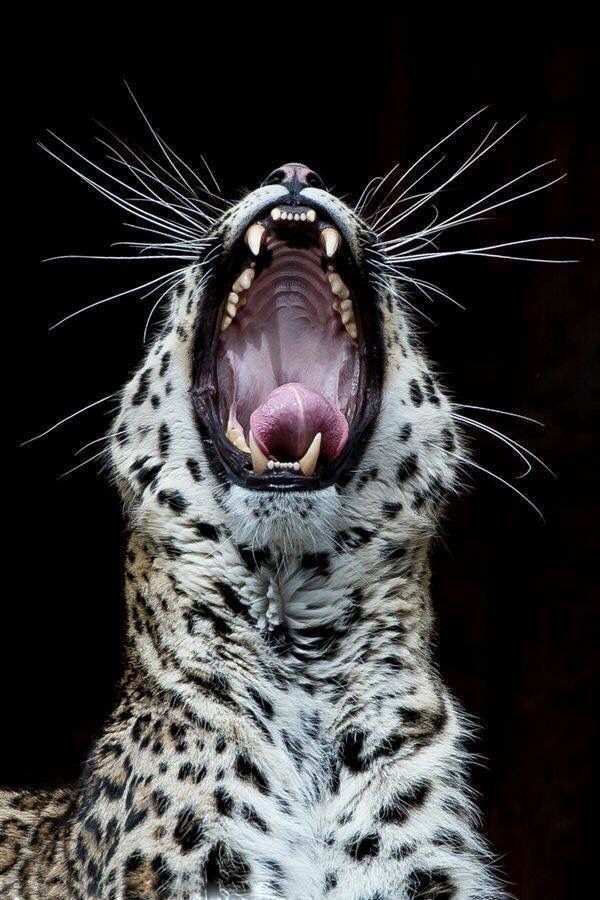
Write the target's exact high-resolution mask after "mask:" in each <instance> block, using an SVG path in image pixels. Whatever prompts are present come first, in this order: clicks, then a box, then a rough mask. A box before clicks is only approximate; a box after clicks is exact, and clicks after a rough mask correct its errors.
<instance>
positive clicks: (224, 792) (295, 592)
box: [0, 186, 504, 900]
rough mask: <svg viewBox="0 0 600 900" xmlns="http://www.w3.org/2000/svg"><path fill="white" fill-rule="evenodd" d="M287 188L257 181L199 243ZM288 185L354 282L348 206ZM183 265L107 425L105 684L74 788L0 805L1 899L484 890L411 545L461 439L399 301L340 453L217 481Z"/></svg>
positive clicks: (359, 895)
mask: <svg viewBox="0 0 600 900" xmlns="http://www.w3.org/2000/svg"><path fill="white" fill-rule="evenodd" d="M284 190H285V189H284V188H283V187H281V186H269V187H263V188H259V189H258V190H257V191H254V192H252V193H250V194H249V195H248V196H247V197H245V198H244V199H243V200H242V201H241V202H240V203H239V204H238V205H237V206H235V207H233V208H232V209H231V210H230V211H228V212H227V214H226V215H225V216H224V217H223V219H222V221H221V222H219V223H218V225H217V227H216V230H215V241H216V244H217V245H221V246H223V247H224V248H225V250H227V248H228V247H229V245H230V242H231V236H232V235H233V234H235V233H237V232H238V231H239V229H240V227H241V226H242V225H243V224H244V223H249V222H250V221H251V220H252V216H253V213H254V211H255V210H256V209H258V208H260V207H262V206H264V204H265V202H266V200H267V199H269V200H272V201H273V202H277V200H278V199H280V198H281V197H282V196H283V195H282V191H284ZM304 194H305V196H306V198H307V200H309V201H310V200H311V199H312V200H313V201H314V202H316V201H317V200H318V201H319V202H320V203H321V204H322V205H325V206H326V207H327V208H328V209H329V210H330V211H331V215H332V217H333V218H334V220H335V221H336V223H337V224H338V225H339V227H340V228H341V229H343V231H344V235H345V237H346V239H347V240H348V241H349V242H350V244H351V246H352V247H353V248H354V251H355V253H356V254H357V256H358V257H359V259H363V262H364V265H365V267H366V271H367V273H369V272H370V271H371V270H370V269H369V266H370V265H371V264H370V263H369V262H368V260H364V254H363V250H364V246H365V242H367V241H368V240H369V234H368V232H367V229H366V227H365V226H364V225H363V224H362V222H361V221H360V220H359V219H358V218H357V217H356V216H355V215H354V214H353V213H352V212H351V211H350V210H349V209H348V208H347V207H346V206H345V205H344V204H343V203H341V201H339V200H338V199H336V198H335V197H333V196H332V195H330V194H327V193H326V192H324V191H322V190H320V189H318V188H309V189H307V190H306V191H305V192H304ZM202 274H203V273H202V267H201V266H199V267H195V268H193V269H190V271H189V273H188V275H187V277H186V279H185V283H184V284H183V286H182V287H180V288H178V289H177V290H176V291H175V292H174V294H173V296H172V298H171V306H170V312H169V315H168V317H167V320H166V321H165V324H164V326H163V327H162V329H161V331H160V333H159V334H158V336H157V337H156V339H155V341H154V343H153V345H152V346H151V348H150V350H149V352H148V353H147V355H146V358H145V359H144V361H143V363H142V365H141V367H140V368H139V370H138V371H137V372H136V374H135V375H134V376H133V378H132V379H131V380H130V382H129V383H128V384H127V386H126V387H125V388H124V390H123V392H122V395H121V400H120V411H119V413H118V415H117V417H116V420H115V422H114V426H113V432H112V433H113V439H112V471H113V475H114V480H115V482H116V484H117V485H118V488H119V491H120V493H121V496H122V497H123V499H124V502H125V506H126V514H127V521H128V526H129V534H130V536H129V546H128V550H127V556H126V565H125V578H124V584H125V601H126V606H127V633H126V639H125V660H126V663H125V671H124V675H123V678H122V681H121V684H120V689H119V697H120V699H119V702H118V705H117V707H116V709H115V711H114V712H113V714H112V715H111V716H110V718H109V720H108V721H107V723H106V725H105V727H104V730H103V733H102V735H101V736H100V738H99V739H98V740H97V742H96V743H95V745H94V746H93V748H92V750H91V752H90V754H89V756H88V759H87V762H86V764H85V767H84V770H83V773H82V775H81V778H80V780H79V781H78V783H77V784H76V785H74V786H73V787H72V788H71V789H69V790H64V791H59V792H57V793H52V794H47V793H42V794H34V793H28V792H20V793H16V794H15V793H12V794H11V793H7V794H4V795H2V798H1V801H0V810H1V820H2V837H1V839H0V893H1V894H2V896H3V897H7V898H11V900H24V898H28V900H30V898H31V900H33V898H36V900H64V898H69V900H83V898H86V900H87V898H105V900H152V898H173V900H175V898H176V900H184V898H190V900H191V898H201V897H206V896H228V897H240V896H248V897H255V898H279V897H283V898H288V900H450V898H453V900H498V898H501V897H502V896H504V895H503V893H502V891H501V889H500V888H499V886H498V883H497V881H496V879H495V877H494V875H493V871H492V861H491V857H490V853H489V851H488V849H487V848H486V845H485V843H484V841H483V840H482V838H481V837H480V836H479V834H478V833H477V831H476V829H475V826H474V820H475V810H474V807H473V805H472V801H471V796H470V791H469V788H468V786H467V783H466V781H465V777H466V776H465V765H466V763H467V755H466V752H465V749H464V739H465V734H466V727H465V723H464V720H463V717H462V715H461V712H460V710H459V709H458V708H457V705H456V703H455V701H454V700H453V698H452V697H451V696H450V695H449V693H448V691H447V689H446V688H445V687H444V685H443V683H442V681H441V680H440V676H439V674H438V672H437V669H436V666H435V663H434V660H433V658H432V650H431V631H432V621H433V616H432V608H431V602H430V596H429V581H430V568H429V561H428V560H429V545H430V541H431V538H432V536H433V535H434V534H435V532H436V528H437V524H438V521H439V518H440V515H441V512H442V507H443V504H444V500H445V498H446V497H447V495H448V494H449V493H450V492H452V491H453V490H454V488H455V481H456V471H457V460H458V458H459V457H460V456H461V454H462V453H463V452H464V451H461V450H460V440H461V439H460V435H458V434H457V433H456V431H455V426H454V421H453V418H452V415H451V410H450V406H449V402H448V400H447V398H446V396H445V394H444V392H443V390H442V388H441V387H440V385H439V383H438V380H437V378H436V377H435V374H434V372H433V371H432V370H431V368H430V367H429V365H428V363H427V360H426V359H425V356H424V354H423V351H422V349H421V348H420V346H419V342H418V340H417V338H416V336H415V332H414V329H413V327H412V325H411V322H410V320H409V318H408V316H407V314H406V308H405V304H404V302H403V297H402V295H401V293H400V292H399V290H398V288H397V286H396V285H395V283H394V282H393V281H389V282H385V281H384V280H382V279H379V281H378V283H377V288H376V299H375V301H374V308H373V309H372V310H370V311H369V314H370V315H372V316H373V317H376V318H378V319H379V320H380V323H381V328H382V333H383V336H384V346H383V351H384V359H383V367H384V381H383V393H382V405H381V410H380V412H379V415H378V417H377V420H376V422H375V425H374V427H373V429H372V431H371V432H370V434H369V435H368V438H367V440H366V442H365V447H364V453H363V455H362V457H361V461H360V465H359V466H358V468H357V469H356V470H355V471H353V472H352V473H351V474H350V476H349V477H348V478H347V479H346V480H345V481H344V483H340V484H337V485H335V486H332V487H329V488H326V489H323V490H320V491H315V492H312V493H294V494H285V495H284V494H274V493H262V492H255V491H249V490H247V489H246V488H243V487H241V486H239V485H237V484H232V483H230V482H229V481H228V480H227V479H226V478H225V476H224V475H223V474H222V473H220V471H219V470H218V468H216V467H215V465H214V464H213V463H212V462H211V449H210V446H209V442H208V439H203V438H202V437H201V435H200V432H199V429H198V426H197V422H196V419H195V413H194V407H193V403H192V398H191V386H192V378H193V365H194V344H195V336H196V334H197V332H198V329H201V328H202V327H203V303H204V299H205V288H204V286H203V284H204V282H203V280H202ZM363 314H365V312H364V310H363Z"/></svg>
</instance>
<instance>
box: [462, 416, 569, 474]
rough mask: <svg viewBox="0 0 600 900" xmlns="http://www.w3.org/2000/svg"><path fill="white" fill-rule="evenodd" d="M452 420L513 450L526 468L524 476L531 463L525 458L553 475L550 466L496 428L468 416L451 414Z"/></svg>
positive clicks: (529, 469) (528, 470)
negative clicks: (494, 438)
mask: <svg viewBox="0 0 600 900" xmlns="http://www.w3.org/2000/svg"><path fill="white" fill-rule="evenodd" d="M453 418H455V419H457V420H458V421H459V422H464V424H466V425H472V426H473V427H474V428H479V429H480V430H481V431H485V432H486V433H487V434H490V435H492V436H493V437H496V438H498V440H499V441H502V443H504V444H506V445H507V446H508V447H510V448H511V449H512V450H514V452H515V453H516V454H517V455H518V456H520V457H521V459H522V460H523V461H524V462H525V464H526V466H527V472H525V473H524V474H525V475H528V474H529V472H530V471H531V463H530V462H529V460H528V459H527V457H530V458H531V459H533V460H535V462H536V463H538V464H539V465H540V466H542V468H544V469H546V471H547V472H549V473H550V475H554V472H553V471H552V469H551V468H550V466H547V465H546V463H545V462H544V461H543V460H541V459H540V458H539V456H536V455H535V453H532V452H531V450H529V449H528V448H527V447H524V446H523V444H519V442H518V441H515V440H514V438H511V437H509V436H508V435H506V434H504V433H503V432H502V431H499V430H498V429H496V428H492V426H491V425H486V424H485V423H483V422H478V421H477V420H476V419H471V418H469V416H462V415H459V414H457V413H453ZM521 451H522V452H521ZM519 477H520V478H523V477H524V475H520V476H519Z"/></svg>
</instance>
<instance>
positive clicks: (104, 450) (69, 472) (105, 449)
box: [58, 447, 110, 481]
mask: <svg viewBox="0 0 600 900" xmlns="http://www.w3.org/2000/svg"><path fill="white" fill-rule="evenodd" d="M106 453H110V447H103V448H102V450H100V451H99V453H95V454H94V455H93V456H90V457H89V458H88V459H84V460H83V462H80V463H78V464H77V465H76V466H72V467H71V468H70V469H67V471H66V472H63V473H62V475H59V476H58V481H60V479H61V478H66V477H67V475H72V474H73V472H76V471H77V469H81V468H83V466H87V465H88V463H91V462H94V460H95V459H98V457H100V456H104V454H106Z"/></svg>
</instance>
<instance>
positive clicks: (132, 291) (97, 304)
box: [50, 266, 187, 331]
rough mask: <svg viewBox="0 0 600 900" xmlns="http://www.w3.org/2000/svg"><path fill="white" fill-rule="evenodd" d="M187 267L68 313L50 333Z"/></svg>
mask: <svg viewBox="0 0 600 900" xmlns="http://www.w3.org/2000/svg"><path fill="white" fill-rule="evenodd" d="M186 269H187V266H184V267H182V268H181V269H178V270H177V272H167V273H166V274H164V275H159V276H158V278H153V279H151V281H147V282H146V283H145V284H142V285H136V286H135V287H132V288H128V289H127V290H126V291H120V292H119V293H118V294H111V296H110V297H103V299H102V300H96V301H95V302H94V303H89V304H88V305H87V306H83V307H82V308H81V309H77V310H75V312H72V313H69V315H68V316H64V318H62V319H60V320H59V321H58V322H55V323H54V324H53V325H51V326H50V331H53V330H54V329H55V328H58V327H59V326H60V325H63V324H64V323H65V322H68V321H69V319H73V318H75V316H79V315H81V313H84V312H87V310H88V309H94V307H96V306H102V305H103V304H104V303H109V302H110V301H111V300H117V299H118V298H119V297H125V296H126V295H127V294H134V293H136V291H143V290H144V288H146V287H148V286H149V285H151V284H156V285H158V284H160V283H161V282H163V281H165V280H166V279H167V278H173V276H174V275H180V274H182V273H183V272H185V271H186Z"/></svg>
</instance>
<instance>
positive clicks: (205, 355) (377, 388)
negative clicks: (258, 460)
mask: <svg viewBox="0 0 600 900" xmlns="http://www.w3.org/2000/svg"><path fill="white" fill-rule="evenodd" d="M309 206H310V208H312V209H314V210H315V212H316V214H317V216H318V221H319V222H320V223H321V224H322V225H328V224H332V225H334V226H335V227H336V228H339V229H340V231H341V234H342V237H343V242H342V247H341V248H340V258H339V264H340V266H341V267H342V271H343V272H344V273H345V277H347V278H348V279H349V280H350V281H351V283H352V285H353V297H354V298H355V300H354V302H355V303H356V306H357V309H358V316H357V323H356V324H357V328H358V339H357V342H358V354H359V358H360V395H361V399H360V401H359V403H358V405H357V408H356V410H355V413H354V415H353V418H352V422H351V423H350V428H349V433H348V440H347V441H346V443H345V445H344V447H343V449H342V451H341V453H340V454H339V456H337V457H336V458H335V459H333V460H330V461H326V460H320V461H319V465H318V468H317V470H316V471H315V473H314V474H312V475H305V474H296V473H295V472H293V471H281V470H280V471H274V470H269V469H267V470H266V471H265V473H264V474H261V475H257V474H255V473H254V472H253V471H252V469H251V468H248V467H247V460H248V457H247V456H246V455H245V454H243V453H242V452H241V451H239V450H237V449H236V448H235V447H234V446H233V445H232V444H231V442H230V441H229V440H228V439H227V437H226V434H225V429H224V427H223V422H222V419H221V414H220V411H219V396H218V394H219V385H218V379H217V341H218V339H219V334H220V327H219V326H220V321H221V314H222V309H223V298H224V297H226V296H227V292H228V291H229V290H230V286H231V284H232V280H233V278H234V277H235V275H236V274H237V273H238V272H239V271H241V268H242V267H243V266H244V263H245V264H246V265H247V259H248V255H247V254H248V248H247V247H246V246H245V244H244V241H243V235H244V234H245V231H246V229H247V227H248V224H249V223H248V220H247V218H245V220H244V222H243V223H241V225H240V226H239V227H238V228H237V229H236V232H235V233H234V234H233V235H232V236H230V240H228V241H227V247H226V246H225V245H224V244H221V253H220V254H219V256H218V259H217V261H216V263H215V264H214V268H213V274H212V276H211V277H210V279H209V280H208V282H207V285H206V289H205V293H204V297H203V300H202V302H201V304H200V308H199V311H198V317H197V326H196V341H195V351H194V364H193V386H192V392H191V393H192V402H193V407H194V411H195V416H196V422H197V427H198V429H199V433H200V436H201V438H202V441H203V445H204V448H205V451H206V454H207V458H208V461H209V464H210V466H211V469H212V470H213V473H214V474H215V476H216V477H217V479H218V480H219V481H220V482H221V483H222V484H224V485H227V484H231V483H233V484H238V485H240V486H242V487H245V488H247V489H250V490H257V491H270V492H290V491H291V492H296V491H315V490H321V489H324V488H326V487H329V486H331V485H333V484H339V485H342V484H344V483H345V482H346V481H347V480H349V478H350V477H351V476H352V474H353V471H354V469H355V467H356V465H357V463H358V462H359V460H360V457H361V456H362V454H363V452H364V449H365V446H366V444H367V442H368V439H369V436H370V433H371V430H372V427H373V425H374V422H375V420H376V417H377V414H378V412H379V408H380V397H381V383H382V352H381V348H382V338H381V321H380V311H379V305H378V302H377V296H376V292H375V291H374V290H373V288H372V286H371V283H370V279H369V275H368V272H367V271H366V270H365V267H364V264H362V263H361V262H360V261H359V260H357V259H356V257H355V256H354V254H353V253H352V251H351V249H350V242H349V241H348V240H347V237H346V235H347V234H348V233H349V230H348V225H347V223H342V222H340V216H339V215H336V216H335V217H334V216H332V215H331V211H330V210H328V209H327V208H325V206H324V205H323V204H321V203H320V202H318V201H315V200H314V199H311V200H310V201H309ZM274 207H278V208H279V209H280V210H282V211H284V210H287V211H288V212H290V211H291V212H292V213H293V212H297V211H298V210H299V209H306V205H305V204H304V203H302V202H301V201H300V202H284V199H283V198H281V199H279V198H278V199H275V200H274V199H273V198H269V200H268V201H267V202H266V203H264V204H262V205H261V206H257V208H256V209H255V210H253V212H252V221H260V220H261V219H264V218H265V217H267V216H268V215H270V212H271V210H272V209H273V208H274ZM213 253H215V251H214V249H213ZM215 256H216V253H215ZM337 265H338V259H337V258H336V266H337Z"/></svg>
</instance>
